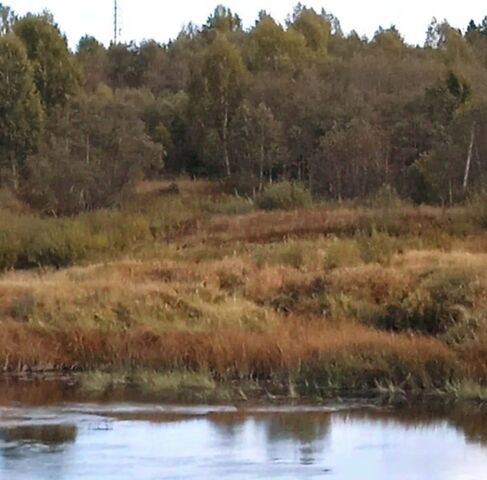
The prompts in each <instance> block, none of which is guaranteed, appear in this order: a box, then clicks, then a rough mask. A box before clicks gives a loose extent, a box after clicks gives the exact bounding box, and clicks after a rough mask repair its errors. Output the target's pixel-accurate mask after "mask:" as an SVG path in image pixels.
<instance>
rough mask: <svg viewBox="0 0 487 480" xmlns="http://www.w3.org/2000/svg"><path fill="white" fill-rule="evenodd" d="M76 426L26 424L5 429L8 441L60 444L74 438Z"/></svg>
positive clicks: (69, 441)
mask: <svg viewBox="0 0 487 480" xmlns="http://www.w3.org/2000/svg"><path fill="white" fill-rule="evenodd" d="M76 434H77V428H76V427H75V426H74V425H28V426H20V427H15V428H10V429H8V430H6V431H5V433H4V435H5V439H6V440H7V441H9V442H23V443H37V444H41V445H48V446H51V445H52V446H54V445H62V444H64V443H73V442H74V441H75V440H76Z"/></svg>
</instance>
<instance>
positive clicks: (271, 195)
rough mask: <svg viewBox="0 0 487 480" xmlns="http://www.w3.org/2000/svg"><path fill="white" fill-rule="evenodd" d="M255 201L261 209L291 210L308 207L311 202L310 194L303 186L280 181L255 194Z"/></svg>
mask: <svg viewBox="0 0 487 480" xmlns="http://www.w3.org/2000/svg"><path fill="white" fill-rule="evenodd" d="M255 203H256V205H257V207H258V208H260V209H263V210H292V209H293V208H304V207H308V206H309V205H311V203H312V198H311V194H310V193H309V191H308V190H306V188H304V187H303V186H301V185H299V184H296V183H290V182H280V183H276V184H274V185H270V186H268V187H267V188H265V189H264V191H263V192H262V193H261V194H259V195H258V196H257V198H256V199H255Z"/></svg>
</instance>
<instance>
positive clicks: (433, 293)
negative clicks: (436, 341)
mask: <svg viewBox="0 0 487 480" xmlns="http://www.w3.org/2000/svg"><path fill="white" fill-rule="evenodd" d="M475 296H476V284H475V281H474V278H473V277H472V276H471V275H470V274H468V273H467V272H464V271H462V270H458V269H451V270H447V271H440V272H437V273H435V274H434V275H433V276H431V277H430V278H428V279H426V280H425V281H424V282H422V284H421V285H420V286H419V287H418V289H417V290H416V291H415V292H413V293H411V294H410V295H409V296H408V297H407V298H405V299H404V300H403V301H402V302H398V303H392V304H389V305H386V307H385V310H384V312H382V313H381V314H380V315H378V317H377V319H376V325H377V326H378V327H380V328H383V329H386V330H392V331H396V332H401V331H406V330H412V331H416V332H420V333H426V334H429V335H445V334H446V336H447V337H449V338H452V339H455V338H458V337H461V336H464V335H463V333H462V331H463V330H464V328H462V326H463V325H465V324H466V323H468V324H469V325H470V327H473V326H474V324H475V321H473V320H474V319H472V318H471V315H470V313H469V309H471V308H472V307H473V306H474V304H475Z"/></svg>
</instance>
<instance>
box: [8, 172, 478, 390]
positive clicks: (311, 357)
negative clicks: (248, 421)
mask: <svg viewBox="0 0 487 480" xmlns="http://www.w3.org/2000/svg"><path fill="white" fill-rule="evenodd" d="M234 202H236V203H234ZM239 202H240V200H238V199H237V200H235V199H232V198H229V197H228V196H226V195H224V194H222V193H221V192H219V190H218V188H217V187H216V186H215V185H214V184H211V183H208V182H196V183H194V182H191V181H189V180H188V181H186V180H185V181H182V182H181V181H179V182H178V187H177V189H176V188H175V187H174V186H172V185H171V184H170V183H168V182H161V183H153V184H142V185H141V186H140V187H139V191H138V193H137V196H136V202H135V203H133V204H132V205H131V206H130V207H129V206H126V207H124V208H125V209H126V212H128V213H129V214H130V215H137V216H141V218H144V219H145V222H146V224H147V225H149V228H150V231H151V237H150V238H151V240H150V241H148V240H147V239H146V240H143V241H137V242H133V244H132V243H129V245H130V248H128V249H122V250H121V251H123V255H124V256H125V258H121V257H120V256H119V257H118V260H114V259H113V258H112V260H111V261H110V262H106V263H93V264H87V263H85V264H84V265H79V266H74V267H70V268H66V269H63V270H32V271H29V272H21V271H10V272H6V273H4V274H3V275H1V276H0V323H1V328H0V365H2V364H3V366H4V369H5V370H6V371H16V370H22V369H29V368H45V367H46V366H48V367H49V368H55V369H57V370H60V369H81V370H83V371H92V370H100V369H101V370H103V371H104V372H111V371H118V370H123V369H126V370H132V369H135V370H140V369H149V370H151V371H155V372H160V371H170V372H173V371H185V372H189V374H197V375H200V374H201V375H209V376H210V377H211V378H213V379H214V380H223V381H228V380H263V381H270V382H289V381H292V382H295V383H296V384H298V385H300V386H307V387H309V388H314V389H318V390H319V389H323V388H340V389H354V390H364V389H365V390H366V389H371V388H376V387H380V388H386V389H387V388H389V386H391V385H397V386H399V388H401V389H418V388H420V389H436V388H446V387H447V386H448V385H451V384H452V383H454V382H461V381H463V380H465V379H466V380H470V381H475V382H477V383H480V384H482V383H484V384H485V383H486V379H487V367H486V366H485V365H487V335H486V332H487V323H486V319H487V314H486V312H487V273H486V272H487V268H486V267H487V241H486V238H487V237H486V235H485V233H484V232H483V231H482V230H480V229H478V228H477V227H475V226H474V225H473V224H471V223H468V222H466V221H464V220H463V216H464V213H465V212H464V211H462V210H461V209H456V210H443V209H439V208H433V207H421V208H414V207H411V206H404V205H400V206H399V207H397V208H396V207H394V208H388V209H380V208H378V209H372V208H365V207H350V208H345V207H340V206H337V207H335V208H332V207H330V206H327V207H322V208H317V207H315V208H310V209H306V210H299V211H294V212H269V213H263V212H250V213H247V214H245V215H221V214H218V213H215V212H219V211H226V210H230V211H233V210H234V208H236V209H237V210H238V209H240V208H241V207H242V208H243V209H244V210H245V209H246V208H247V207H248V205H247V204H245V205H243V204H242V205H240V204H239ZM245 202H246V201H244V203H245ZM123 215H124V213H123V212H122V214H120V218H122V217H123ZM89 221H90V222H91V221H92V220H90V219H89ZM135 230H136V229H135ZM135 233H136V232H135ZM131 235H132V234H131ZM155 375H156V374H155ZM149 383H150V382H149Z"/></svg>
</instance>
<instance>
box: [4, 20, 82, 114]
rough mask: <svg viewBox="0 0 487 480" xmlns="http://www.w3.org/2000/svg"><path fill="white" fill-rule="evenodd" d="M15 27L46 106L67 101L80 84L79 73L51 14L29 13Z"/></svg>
mask: <svg viewBox="0 0 487 480" xmlns="http://www.w3.org/2000/svg"><path fill="white" fill-rule="evenodd" d="M13 30H14V32H15V34H16V35H17V36H18V37H19V38H20V39H21V40H22V41H23V43H24V45H25V48H26V50H27V56H28V58H29V60H30V62H31V64H32V69H33V74H34V82H35V84H36V88H37V91H38V92H39V95H40V98H41V101H42V103H43V105H44V107H45V108H46V109H47V110H50V109H52V108H54V107H56V106H58V105H62V104H64V103H65V102H66V101H67V99H68V97H69V95H72V94H74V93H75V91H76V89H77V87H78V85H79V72H78V71H77V69H76V66H75V63H74V60H73V57H72V56H71V54H70V52H69V50H68V45H67V42H66V38H65V37H63V36H62V35H61V32H60V31H59V28H58V27H57V25H56V24H55V23H54V20H53V18H52V16H51V15H50V14H48V13H43V14H42V15H32V14H27V15H26V16H25V17H23V18H20V19H19V20H17V21H16V22H15V24H14V27H13Z"/></svg>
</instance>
